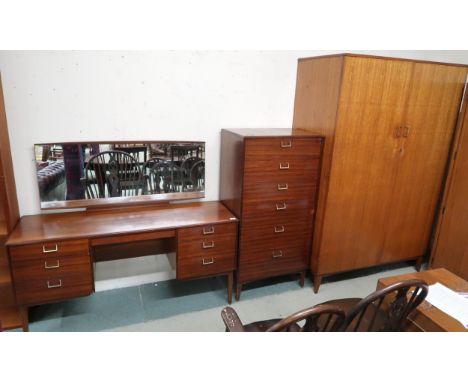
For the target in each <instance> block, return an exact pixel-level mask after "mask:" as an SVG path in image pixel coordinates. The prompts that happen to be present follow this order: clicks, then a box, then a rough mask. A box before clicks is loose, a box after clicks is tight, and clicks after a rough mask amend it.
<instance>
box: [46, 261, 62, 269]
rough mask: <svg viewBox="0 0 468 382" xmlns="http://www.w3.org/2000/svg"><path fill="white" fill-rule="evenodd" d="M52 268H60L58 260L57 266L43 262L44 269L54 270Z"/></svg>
mask: <svg viewBox="0 0 468 382" xmlns="http://www.w3.org/2000/svg"><path fill="white" fill-rule="evenodd" d="M54 268H60V260H57V264H55V265H49V264H47V261H44V269H54Z"/></svg>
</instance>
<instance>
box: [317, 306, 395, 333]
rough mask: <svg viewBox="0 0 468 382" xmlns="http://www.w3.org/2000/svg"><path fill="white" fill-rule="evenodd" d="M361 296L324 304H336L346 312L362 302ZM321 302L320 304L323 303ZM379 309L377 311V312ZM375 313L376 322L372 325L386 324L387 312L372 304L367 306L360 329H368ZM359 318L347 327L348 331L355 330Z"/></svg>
mask: <svg viewBox="0 0 468 382" xmlns="http://www.w3.org/2000/svg"><path fill="white" fill-rule="evenodd" d="M361 300H362V299H361V298H342V299H337V300H330V301H327V302H324V303H323V304H333V305H334V306H336V307H338V308H339V309H341V310H343V311H344V312H345V313H346V314H348V312H349V311H350V310H351V308H353V307H354V306H356V304H357V303H358V302H360V301H361ZM323 304H320V305H323ZM376 311H377V312H376ZM374 315H375V319H374V324H373V325H372V327H376V328H381V327H383V326H384V323H385V321H386V320H387V317H386V314H385V312H384V311H382V310H380V309H378V308H377V307H376V306H374V305H372V304H370V305H369V307H368V308H367V310H366V312H365V313H364V316H363V317H362V319H361V325H360V330H358V331H366V330H365V328H367V327H368V326H369V325H368V324H370V322H371V320H372V318H373V317H374ZM356 324H357V320H354V321H353V322H352V323H351V324H350V325H348V327H347V328H346V331H347V332H354V331H355V328H356Z"/></svg>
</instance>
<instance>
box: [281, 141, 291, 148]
mask: <svg viewBox="0 0 468 382" xmlns="http://www.w3.org/2000/svg"><path fill="white" fill-rule="evenodd" d="M281 147H282V148H288V147H292V142H291V141H287V142H283V141H281Z"/></svg>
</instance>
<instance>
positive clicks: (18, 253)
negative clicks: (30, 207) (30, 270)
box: [9, 240, 89, 262]
mask: <svg viewBox="0 0 468 382" xmlns="http://www.w3.org/2000/svg"><path fill="white" fill-rule="evenodd" d="M9 253H10V259H11V261H12V262H14V261H22V260H37V259H46V258H49V257H66V256H76V255H88V254H89V244H88V240H66V241H50V242H44V243H38V244H28V245H19V246H12V247H10V248H9Z"/></svg>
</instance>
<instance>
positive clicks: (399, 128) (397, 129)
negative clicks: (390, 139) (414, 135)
mask: <svg viewBox="0 0 468 382" xmlns="http://www.w3.org/2000/svg"><path fill="white" fill-rule="evenodd" d="M402 128H403V127H402V126H398V127H397V128H396V129H395V133H394V136H395V138H400V137H401V129H402Z"/></svg>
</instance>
